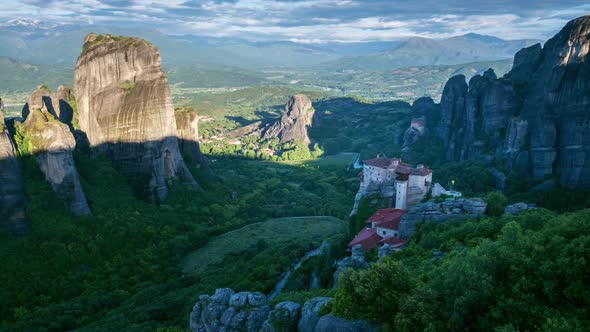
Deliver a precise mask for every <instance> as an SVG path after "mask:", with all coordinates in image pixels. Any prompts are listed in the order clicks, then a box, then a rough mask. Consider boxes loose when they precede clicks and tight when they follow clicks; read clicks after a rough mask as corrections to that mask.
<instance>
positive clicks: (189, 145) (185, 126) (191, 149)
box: [174, 108, 212, 175]
mask: <svg viewBox="0 0 590 332" xmlns="http://www.w3.org/2000/svg"><path fill="white" fill-rule="evenodd" d="M174 116H175V118H176V127H177V130H178V139H179V142H178V144H179V147H180V151H181V153H182V155H183V156H184V157H185V158H187V160H186V162H187V163H190V164H192V165H194V166H196V167H197V168H199V169H201V171H203V172H204V173H205V174H208V175H212V172H211V168H209V162H208V161H207V158H205V156H204V155H203V154H202V153H201V148H200V146H199V119H200V117H199V116H198V115H197V113H196V112H195V111H194V110H193V109H191V108H177V109H175V110H174Z"/></svg>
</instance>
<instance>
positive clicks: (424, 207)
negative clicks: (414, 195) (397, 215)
mask: <svg viewBox="0 0 590 332" xmlns="http://www.w3.org/2000/svg"><path fill="white" fill-rule="evenodd" d="M486 207H487V203H486V202H485V201H484V200H482V199H480V198H447V199H446V200H444V201H442V202H440V203H437V202H436V201H435V200H432V199H431V200H429V201H428V202H425V203H422V204H418V205H416V206H414V207H412V208H410V210H409V211H408V213H406V214H404V215H403V216H402V219H401V221H400V224H399V234H400V238H403V239H407V238H409V237H410V236H411V235H412V234H413V233H414V231H415V229H416V223H418V222H437V223H438V222H443V221H448V220H462V219H465V218H473V217H479V216H482V215H483V214H484V213H485V211H486Z"/></svg>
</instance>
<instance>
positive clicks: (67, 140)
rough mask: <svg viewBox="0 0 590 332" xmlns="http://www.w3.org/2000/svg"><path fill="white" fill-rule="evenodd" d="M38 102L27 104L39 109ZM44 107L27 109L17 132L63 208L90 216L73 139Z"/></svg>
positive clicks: (64, 126) (67, 129) (68, 131)
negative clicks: (59, 199) (77, 166)
mask: <svg viewBox="0 0 590 332" xmlns="http://www.w3.org/2000/svg"><path fill="white" fill-rule="evenodd" d="M40 98H44V97H41V96H40ZM31 101H32V102H31ZM38 102H39V100H38V99H37V100H35V99H30V100H29V105H33V106H38V105H39V104H38ZM45 106H47V105H46V104H45V105H43V108H41V109H39V108H29V114H28V116H27V118H26V120H25V122H24V123H22V124H17V126H18V127H19V130H18V131H19V133H21V134H24V136H25V137H26V139H27V141H28V146H27V147H25V148H26V149H27V150H28V152H29V153H31V154H32V155H33V156H34V157H35V159H36V160H37V164H38V165H39V168H41V171H42V172H43V173H44V174H45V178H46V179H47V181H48V182H49V183H50V184H51V187H52V188H53V191H55V193H56V194H57V195H58V196H59V198H61V199H62V200H63V201H64V204H65V206H66V208H67V209H68V210H69V211H70V212H71V213H72V214H74V215H77V216H79V215H84V214H89V213H90V208H89V207H88V203H87V202H86V196H85V195H84V191H83V189H82V185H81V184H80V177H79V175H78V171H77V170H76V165H75V164H74V158H73V156H72V151H73V150H74V149H75V147H76V141H75V140H74V136H73V135H72V133H71V132H70V128H69V127H68V126H67V125H66V124H64V123H61V122H59V121H58V120H57V119H56V118H55V117H54V115H53V114H52V113H50V111H49V110H48V109H47V108H46V107H45Z"/></svg>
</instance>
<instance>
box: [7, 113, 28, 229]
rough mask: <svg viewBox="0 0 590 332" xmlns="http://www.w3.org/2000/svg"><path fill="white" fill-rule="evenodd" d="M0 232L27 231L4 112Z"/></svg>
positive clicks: (21, 187)
mask: <svg viewBox="0 0 590 332" xmlns="http://www.w3.org/2000/svg"><path fill="white" fill-rule="evenodd" d="M0 120H2V121H0V216H1V218H0V230H1V231H8V232H11V233H15V234H24V233H26V232H27V230H28V229H29V225H28V224H27V221H26V218H25V208H26V205H27V199H26V196H25V188H24V179H23V175H22V173H21V170H20V167H19V165H18V161H17V159H16V149H15V147H14V143H13V142H12V140H11V138H10V134H9V133H8V129H7V128H6V126H5V125H4V112H3V111H2V110H0Z"/></svg>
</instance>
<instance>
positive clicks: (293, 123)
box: [263, 94, 317, 144]
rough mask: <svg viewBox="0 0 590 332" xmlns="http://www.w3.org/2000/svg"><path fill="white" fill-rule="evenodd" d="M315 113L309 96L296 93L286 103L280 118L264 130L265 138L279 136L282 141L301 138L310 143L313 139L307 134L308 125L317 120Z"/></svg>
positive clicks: (300, 139)
mask: <svg viewBox="0 0 590 332" xmlns="http://www.w3.org/2000/svg"><path fill="white" fill-rule="evenodd" d="M314 115H315V112H314V110H313V108H312V104H311V100H310V99H309V97H307V96H306V95H302V94H296V95H294V96H293V97H291V99H289V102H287V105H285V112H284V113H283V115H282V116H281V118H280V120H278V121H277V122H275V123H274V124H272V125H271V126H270V127H269V128H268V129H266V130H265V131H264V134H263V138H272V137H278V138H279V139H280V141H281V143H285V142H289V141H293V140H299V141H302V142H304V143H305V144H309V143H311V140H310V139H309V136H308V135H307V127H310V126H311V125H312V124H314V122H316V121H317V120H316V119H315V118H317V116H314Z"/></svg>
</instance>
